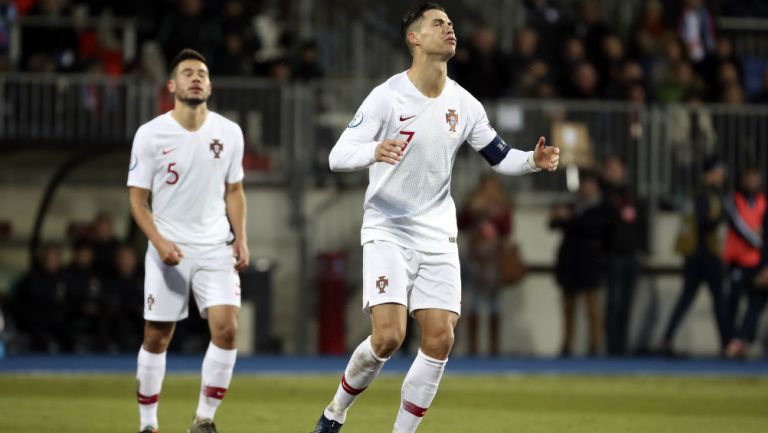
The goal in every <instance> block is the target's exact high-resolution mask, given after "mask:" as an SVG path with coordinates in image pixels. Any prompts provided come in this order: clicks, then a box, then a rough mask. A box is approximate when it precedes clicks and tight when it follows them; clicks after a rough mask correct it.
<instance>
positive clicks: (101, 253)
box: [91, 212, 120, 277]
mask: <svg viewBox="0 0 768 433" xmlns="http://www.w3.org/2000/svg"><path fill="white" fill-rule="evenodd" d="M119 245H120V242H119V241H118V240H117V237H116V236H115V233H114V224H113V222H112V215H110V214H108V213H106V212H102V213H99V214H98V215H96V218H95V219H94V221H93V229H92V234H91V248H93V268H94V270H96V272H98V273H99V274H100V275H101V276H105V277H106V276H111V275H112V274H113V271H114V268H113V264H114V262H113V260H114V257H115V251H117V247H118V246H119Z"/></svg>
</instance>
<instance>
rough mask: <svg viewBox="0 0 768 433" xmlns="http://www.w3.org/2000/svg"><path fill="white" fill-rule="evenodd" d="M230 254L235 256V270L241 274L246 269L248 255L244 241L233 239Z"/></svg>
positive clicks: (246, 244)
mask: <svg viewBox="0 0 768 433" xmlns="http://www.w3.org/2000/svg"><path fill="white" fill-rule="evenodd" d="M232 254H234V256H235V269H237V271H238V272H242V271H244V270H245V268H247V267H248V261H249V260H250V253H249V252H248V243H247V242H245V240H241V239H235V243H233V244H232Z"/></svg>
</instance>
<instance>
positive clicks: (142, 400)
mask: <svg viewBox="0 0 768 433" xmlns="http://www.w3.org/2000/svg"><path fill="white" fill-rule="evenodd" d="M158 400H160V394H155V395H144V394H142V393H140V392H138V391H136V401H138V402H139V404H155V403H157V401H158Z"/></svg>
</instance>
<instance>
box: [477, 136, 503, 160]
mask: <svg viewBox="0 0 768 433" xmlns="http://www.w3.org/2000/svg"><path fill="white" fill-rule="evenodd" d="M510 149H511V147H510V146H509V145H508V144H507V143H506V142H505V141H504V140H503V139H502V138H501V137H500V136H499V135H498V134H496V137H495V138H494V139H493V141H491V142H490V143H488V145H487V146H485V147H484V148H482V149H480V155H482V156H483V158H485V160H486V161H488V164H491V166H495V165H497V164H498V163H500V162H501V160H502V159H504V157H505V156H507V153H509V150H510Z"/></svg>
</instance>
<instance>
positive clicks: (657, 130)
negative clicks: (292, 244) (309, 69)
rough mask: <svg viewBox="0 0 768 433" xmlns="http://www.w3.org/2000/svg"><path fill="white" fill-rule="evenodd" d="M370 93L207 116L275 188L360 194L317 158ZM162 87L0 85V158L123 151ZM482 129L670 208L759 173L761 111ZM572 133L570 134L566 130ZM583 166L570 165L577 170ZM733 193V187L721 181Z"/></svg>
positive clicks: (537, 114) (585, 117)
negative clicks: (710, 166)
mask: <svg viewBox="0 0 768 433" xmlns="http://www.w3.org/2000/svg"><path fill="white" fill-rule="evenodd" d="M376 84H378V83H372V82H360V81H351V82H350V81H347V80H323V81H320V82H316V83H311V84H303V85H290V86H286V85H280V84H278V83H277V82H274V81H268V80H253V79H220V80H216V82H215V86H214V92H213V95H212V98H211V101H210V105H211V108H212V109H214V110H216V111H218V112H220V113H221V114H223V115H225V116H227V117H229V118H231V119H232V120H234V121H236V122H237V123H239V124H240V125H241V126H242V128H243V132H244V134H245V138H246V145H247V148H248V150H249V151H250V152H252V153H255V154H263V155H267V156H269V157H270V158H272V162H273V163H272V164H271V170H272V171H273V172H277V173H280V174H281V176H279V177H282V178H285V175H286V173H287V171H288V170H289V169H290V170H301V172H302V173H303V174H304V175H305V176H306V177H305V181H307V182H312V181H314V182H323V181H329V179H332V180H330V181H332V182H336V183H341V184H342V185H344V184H346V185H350V186H360V185H364V184H365V182H366V181H367V176H366V175H365V173H360V174H358V175H345V176H333V177H331V176H330V172H329V171H328V168H327V155H328V152H329V150H330V147H331V146H332V145H333V144H334V143H335V141H336V139H337V138H338V135H339V133H340V132H341V131H342V130H343V129H344V128H345V127H346V124H347V122H348V121H349V119H350V118H351V117H352V115H353V114H354V112H355V110H357V107H358V106H359V105H360V103H361V102H362V100H363V99H364V98H365V96H366V95H367V94H368V92H369V91H370V90H371V89H372V88H373V87H374V86H375V85H376ZM172 104H173V101H172V99H171V97H170V95H169V94H168V92H167V90H166V89H165V88H164V87H163V86H156V85H153V84H150V83H148V82H146V81H142V80H139V79H137V78H110V77H104V76H88V75H39V74H38V75H35V74H6V75H3V76H0V150H1V151H11V150H16V149H19V148H20V145H23V147H24V148H27V149H28V148H30V147H34V146H38V147H45V146H46V145H47V146H55V147H57V148H61V147H63V146H64V147H66V146H69V147H71V148H78V147H85V146H89V147H104V146H123V147H127V146H129V145H130V143H131V141H132V139H133V134H134V133H135V131H136V129H137V128H138V126H139V125H140V124H142V123H144V122H146V121H148V120H150V119H151V118H152V117H154V116H156V115H157V114H159V113H161V112H164V111H167V110H169V109H170V108H171V107H172ZM485 108H486V111H487V113H488V116H489V118H490V119H491V121H492V122H493V124H494V126H495V128H496V129H497V130H498V131H499V132H500V133H501V135H502V136H503V137H504V138H505V139H506V140H507V141H508V142H510V143H511V144H513V145H514V146H515V147H518V148H521V149H524V150H525V149H530V148H532V147H533V145H534V144H535V143H536V140H537V138H538V137H539V136H541V135H544V136H547V137H550V142H551V143H553V144H558V145H561V146H562V145H564V143H562V142H561V143H558V142H557V140H561V141H562V140H563V137H561V136H558V134H559V133H562V131H558V128H562V127H563V125H570V126H572V127H576V128H577V129H580V130H581V131H582V132H583V137H582V138H580V140H584V141H586V146H587V147H588V153H589V154H590V158H591V159H592V160H593V161H600V160H601V159H603V158H604V157H605V156H607V155H611V154H618V155H621V156H623V157H624V158H625V159H626V160H627V162H628V170H629V176H630V179H631V181H632V183H633V184H635V185H637V186H638V188H639V190H640V192H641V193H642V194H643V195H651V194H656V195H658V197H659V198H660V199H669V200H672V201H675V200H678V199H680V197H681V195H683V194H684V192H685V191H687V190H688V189H689V187H690V185H691V184H692V183H694V182H695V181H696V180H697V177H698V174H699V173H700V171H701V168H702V166H703V161H704V160H705V159H706V158H707V157H709V156H712V155H718V156H720V157H721V158H722V159H724V160H725V161H726V162H727V163H728V164H729V165H730V166H731V167H733V168H736V169H738V168H741V167H744V166H745V165H747V164H754V165H759V166H762V167H765V166H768V148H767V146H766V144H765V143H768V106H762V105H743V106H735V107H734V106H726V105H695V106H694V105H650V106H649V105H636V104H631V103H623V102H605V101H550V100H502V101H497V102H492V103H486V104H485ZM574 125H575V126H574ZM473 154H474V152H473V151H472V150H471V148H470V147H469V146H465V147H464V148H463V149H462V150H460V152H459V154H458V156H457V159H456V170H455V172H454V178H455V179H456V180H457V181H458V182H456V183H459V184H460V185H458V188H459V189H461V188H462V185H461V184H463V183H464V182H463V179H464V178H465V177H471V178H475V176H476V175H477V173H478V172H480V171H483V170H488V167H487V166H486V164H485V162H484V161H483V160H482V158H479V157H478V156H477V155H473ZM583 165H585V164H582V166H583ZM506 181H507V182H509V188H510V189H511V190H512V191H520V190H528V189H531V188H533V189H535V190H537V191H545V192H556V191H563V190H565V186H566V175H565V174H564V173H558V174H555V175H554V176H533V177H526V178H519V179H510V180H506ZM730 182H731V185H733V182H735V179H734V177H732V178H731V180H730Z"/></svg>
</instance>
